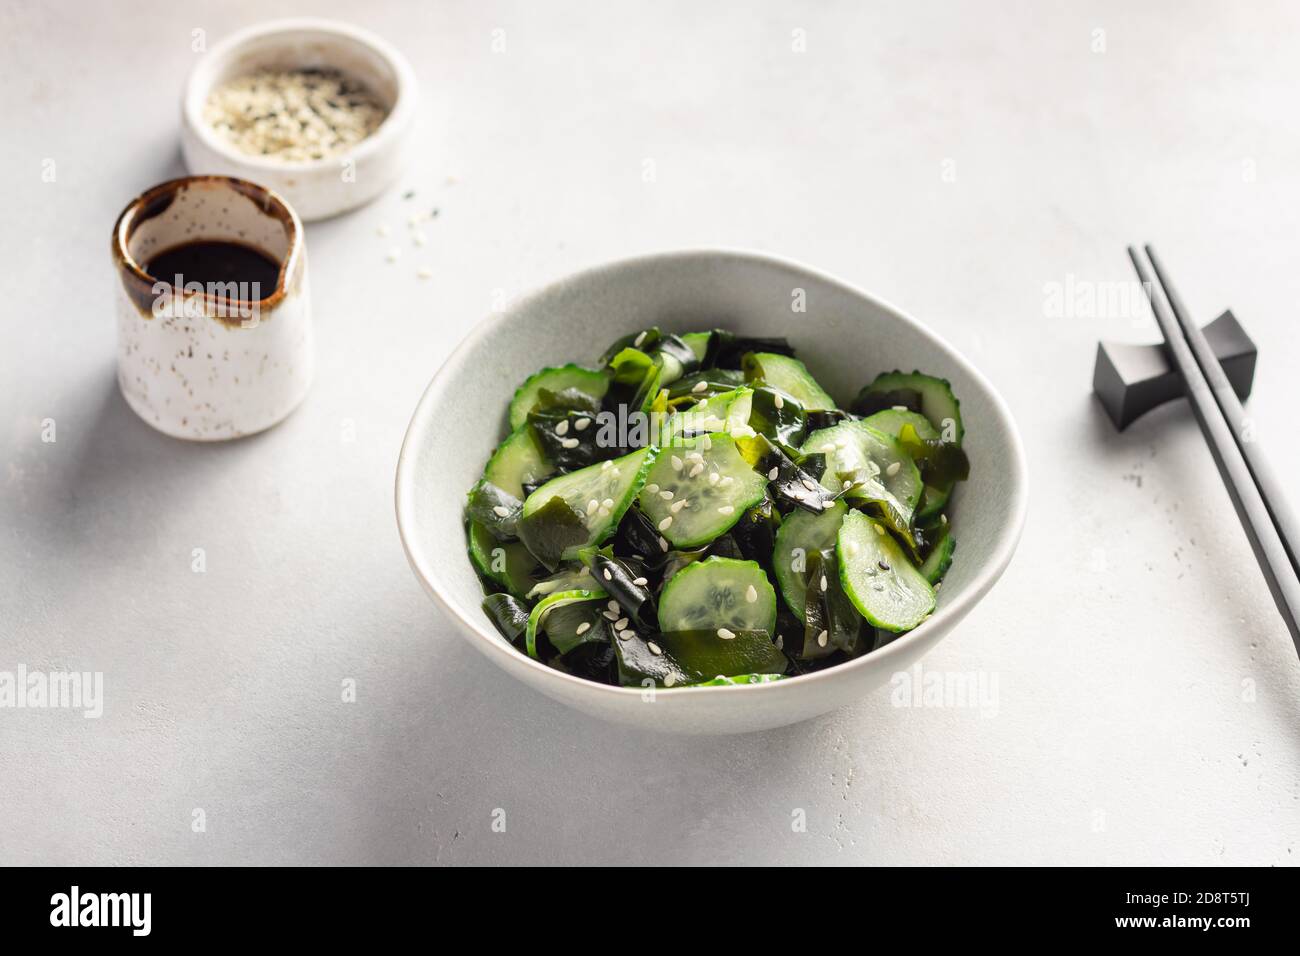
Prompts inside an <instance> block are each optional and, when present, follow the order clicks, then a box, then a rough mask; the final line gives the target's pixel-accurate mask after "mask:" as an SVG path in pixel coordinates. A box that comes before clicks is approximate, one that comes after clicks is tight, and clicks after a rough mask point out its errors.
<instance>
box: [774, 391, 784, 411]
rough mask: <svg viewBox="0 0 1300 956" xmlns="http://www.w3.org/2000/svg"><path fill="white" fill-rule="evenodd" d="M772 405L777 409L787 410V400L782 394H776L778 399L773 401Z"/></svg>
mask: <svg viewBox="0 0 1300 956" xmlns="http://www.w3.org/2000/svg"><path fill="white" fill-rule="evenodd" d="M772 404H773V405H775V406H776V407H777V408H785V399H784V398H782V397H781V393H780V392H777V393H776V397H775V398H773V399H772Z"/></svg>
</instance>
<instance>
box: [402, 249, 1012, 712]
mask: <svg viewBox="0 0 1300 956" xmlns="http://www.w3.org/2000/svg"><path fill="white" fill-rule="evenodd" d="M799 289H801V290H803V296H804V298H805V301H806V303H807V311H806V312H802V313H796V312H793V311H792V309H791V303H792V301H793V300H794V296H795V295H796V291H795V290H799ZM649 325H659V326H660V327H662V328H666V329H669V330H672V331H689V330H693V329H705V328H714V327H722V328H729V329H732V330H733V331H736V332H738V333H742V334H745V335H769V336H770V335H784V336H786V337H787V338H789V339H790V341H791V343H792V344H793V345H794V346H795V347H796V348H797V349H798V352H799V356H800V358H802V359H803V360H804V361H805V362H807V363H808V365H809V367H810V368H811V370H812V371H813V374H814V375H816V377H817V380H818V381H819V382H820V383H822V385H824V386H825V387H826V388H827V389H828V390H829V391H830V393H831V394H832V395H834V396H835V397H836V398H837V399H838V400H839V401H840V402H841V403H847V402H848V401H849V400H850V399H851V398H852V397H853V396H854V395H856V394H857V391H858V389H859V388H860V387H861V386H862V385H863V384H865V383H866V382H868V381H870V380H871V379H872V378H874V377H875V375H876V374H877V373H878V372H882V371H888V370H891V369H895V368H900V369H904V370H909V371H910V370H911V369H914V368H919V369H922V370H924V371H927V372H930V373H932V374H935V375H941V376H944V377H945V378H947V379H948V380H949V381H950V382H951V383H952V386H953V390H954V391H955V392H956V394H957V397H958V398H959V399H960V400H961V410H962V418H963V422H964V424H965V426H966V439H965V444H964V447H965V449H966V451H967V452H968V454H969V456H970V460H971V475H970V480H969V481H968V482H966V483H964V484H963V485H960V486H959V488H958V490H957V492H956V493H955V494H954V496H953V504H952V506H951V508H950V511H949V514H950V516H951V519H952V523H953V529H954V533H955V535H956V539H957V551H956V555H955V559H954V563H953V566H952V569H951V570H950V571H949V573H948V576H947V577H946V578H945V579H944V582H943V587H942V588H941V589H940V591H939V605H938V608H937V610H936V611H935V613H934V615H933V616H932V617H931V618H930V619H929V620H927V621H925V622H924V623H923V624H921V625H920V626H919V627H917V628H916V629H915V630H913V631H911V632H909V633H907V634H904V635H903V636H902V637H900V638H898V639H897V640H895V641H893V642H892V643H891V644H888V645H886V646H885V647H883V648H881V649H880V650H878V651H876V652H874V653H872V654H868V655H866V656H864V657H860V658H858V659H857V660H855V661H851V662H849V663H847V664H842V665H840V666H838V667H832V668H828V669H826V670H823V671H819V672H817V673H814V674H810V675H807V676H803V677H795V678H787V679H786V680H782V681H776V682H773V683H770V684H757V685H752V686H743V687H701V688H690V687H685V688H675V689H672V690H658V691H656V692H654V694H653V695H652V696H647V695H646V694H645V693H644V692H643V691H642V690H641V689H639V688H623V687H610V686H606V685H603V684H597V683H593V682H590V681H586V680H582V679H580V678H577V677H572V676H570V675H567V674H562V673H560V672H559V671H556V670H552V669H551V668H549V667H546V666H545V665H543V664H540V663H538V662H537V661H534V660H531V659H529V658H528V657H526V656H524V655H523V654H520V653H519V652H518V651H516V650H515V649H514V648H512V647H510V646H509V645H508V644H507V643H506V642H505V641H504V640H503V639H502V638H501V637H500V635H499V634H498V633H497V632H496V630H495V629H494V628H493V626H492V624H491V622H490V621H489V620H488V619H487V617H486V616H485V615H484V614H483V612H482V610H481V609H480V607H479V603H480V601H481V600H482V597H483V594H482V589H481V587H480V586H479V582H478V579H477V577H476V576H475V574H474V570H473V568H472V567H471V566H470V563H469V558H468V557H467V556H466V550H465V543H464V532H463V530H462V520H463V518H462V515H463V509H464V503H465V495H466V493H467V491H468V490H469V488H470V486H471V485H472V484H473V483H474V481H475V480H476V479H477V478H478V477H479V474H480V472H481V470H482V468H483V464H484V462H485V461H486V460H487V457H488V455H489V454H490V453H491V451H492V449H493V446H494V445H495V443H496V441H497V439H498V438H499V437H500V433H501V430H502V429H504V426H505V408H506V406H507V403H508V402H509V400H510V397H511V395H512V394H513V393H514V390H515V387H516V386H517V385H518V383H519V382H521V381H522V380H523V379H524V378H525V377H526V376H527V375H529V374H531V373H532V372H534V371H536V370H537V369H538V368H540V367H542V366H544V365H560V364H563V363H564V362H570V361H578V362H582V361H594V360H595V358H596V357H597V355H598V354H599V352H600V350H601V349H603V348H604V347H605V346H606V345H607V344H608V343H609V342H611V341H613V340H614V339H616V338H617V337H618V336H620V335H623V334H625V333H627V332H630V331H633V330H635V329H640V328H644V327H646V326H649ZM480 410H481V411H480ZM1027 480H1028V479H1027V476H1026V467H1025V454H1024V450H1023V448H1022V447H1021V443H1020V437H1019V435H1018V434H1017V432H1016V426H1015V423H1014V422H1013V421H1012V419H1011V415H1010V413H1009V412H1008V411H1007V407H1006V404H1005V403H1004V402H1003V401H1002V399H1001V398H1000V397H999V396H998V394H997V393H996V392H995V391H994V390H993V388H992V386H991V385H989V383H988V382H987V381H985V379H984V378H983V376H981V375H980V373H979V372H977V371H976V370H975V369H974V368H973V367H972V366H971V364H970V363H969V362H967V361H966V360H965V359H964V358H962V357H961V356H960V355H958V354H957V352H955V351H954V350H953V349H952V347H951V346H949V345H948V344H947V343H945V342H944V341H943V340H942V339H940V338H939V337H938V336H936V335H935V334H934V333H932V332H930V331H929V330H927V329H926V328H925V327H924V326H922V325H921V324H920V323H918V322H916V321H915V320H914V319H912V318H909V317H908V316H906V315H904V314H902V313H901V312H899V311H898V310H897V309H894V308H892V307H891V306H888V305H886V304H884V303H883V302H880V301H878V300H876V299H873V298H871V297H870V296H868V295H866V294H865V293H863V292H860V291H858V290H857V289H854V288H852V287H850V286H847V285H845V284H844V283H842V282H839V281H837V280H835V279H833V278H831V277H830V276H827V275H823V274H821V273H818V272H815V271H813V270H811V269H808V268H806V267H804V266H801V265H797V264H795V263H792V262H787V261H783V260H780V259H775V258H771V257H769V256H763V255H757V254H751V253H745V252H718V251H699V252H679V253H669V254H666V255H654V256H646V257H643V258H637V259H628V260H625V261H622V262H615V263H611V264H609V265H605V266H600V267H598V268H595V269H591V270H589V271H586V272H581V273H578V274H577V275H574V276H570V277H569V278H566V279H562V280H560V281H558V282H554V283H552V284H551V285H548V286H546V287H545V288H544V289H542V290H540V291H538V292H536V293H534V294H533V295H531V296H529V297H528V298H526V299H524V300H522V301H521V302H519V303H518V304H517V305H515V306H514V307H513V308H511V309H509V310H508V311H506V312H505V313H503V314H500V315H494V316H492V317H491V318H489V319H487V320H486V321H484V322H482V323H481V324H480V325H479V326H478V328H476V329H475V330H474V331H473V332H472V333H471V334H470V335H469V336H468V337H467V338H466V339H465V341H464V342H462V343H461V345H460V346H459V347H458V348H457V349H456V351H455V352H454V353H452V355H451V357H450V358H449V359H448V360H447V361H446V363H445V364H444V365H443V367H442V368H441V369H439V371H438V373H437V375H435V376H434V378H433V381H432V382H431V383H430V384H429V387H428V389H427V390H426V391H425V393H424V397H423V398H421V399H420V403H419V405H418V406H417V407H416V409H415V415H414V417H413V418H412V419H411V424H410V427H409V428H408V429H407V433H406V440H405V442H404V443H403V445H402V452H401V457H400V459H399V460H398V465H397V487H396V499H397V525H398V530H399V532H400V534H401V537H402V543H403V545H404V547H405V548H406V556H407V558H408V560H409V561H410V563H411V567H412V568H413V569H414V571H415V574H416V577H418V578H419V579H420V581H421V583H422V584H423V585H424V587H425V589H426V590H427V591H428V592H429V594H431V595H432V596H433V598H434V600H435V601H436V602H437V603H438V604H439V605H441V607H442V608H443V610H444V611H445V612H446V614H447V616H448V617H449V618H450V619H451V620H452V621H454V622H455V623H456V626H457V627H458V628H459V629H460V631H462V632H463V633H464V634H465V635H466V637H468V638H469V640H470V642H471V643H472V644H473V645H474V646H475V647H477V648H478V649H479V650H481V651H482V652H483V653H484V654H486V655H487V656H488V658H490V659H491V660H492V662H493V663H495V664H496V665H497V666H499V667H502V668H504V669H505V670H506V671H508V672H510V673H511V674H513V675H514V676H516V677H518V678H519V679H520V680H522V681H523V682H524V683H526V684H528V685H530V686H532V687H534V688H536V689H537V690H540V691H541V692H542V693H544V694H547V695H548V696H550V697H553V698H555V699H556V700H560V701H563V702H564V703H566V704H569V705H570V706H572V707H575V708H577V709H578V710H581V711H584V712H586V713H588V714H592V715H594V716H597V717H601V718H605V719H608V720H613V721H617V722H621V723H624V724H630V725H635V726H637V727H641V728H645V729H657V730H663V731H671V732H679V733H705V734H708V733H739V732H744V731H751V730H762V729H765V728H769V727H778V726H781V725H783V724H791V723H795V722H797V721H800V720H805V719H807V718H809V717H814V716H816V715H818V714H822V713H825V712H826V711H829V710H832V709H834V708H836V707H840V706H842V705H844V704H847V703H849V702H851V701H853V700H856V699H857V698H859V697H861V696H862V695H863V694H865V693H867V692H868V691H870V690H872V689H873V688H875V687H878V686H880V685H882V684H884V683H886V682H887V681H888V680H889V678H890V676H891V675H892V674H894V673H895V672H897V671H901V670H906V669H907V668H909V667H910V666H911V665H912V664H914V663H915V662H916V661H917V659H919V658H920V657H921V656H922V655H923V654H924V653H925V652H926V651H928V650H929V649H930V648H931V647H933V646H934V645H935V644H937V643H938V642H939V640H940V639H941V638H942V637H944V636H945V635H946V634H948V633H949V632H950V631H951V630H952V629H953V628H954V627H955V626H956V625H957V623H958V622H959V621H960V620H961V619H962V618H963V617H965V616H966V615H967V614H968V613H969V612H970V610H971V608H973V607H974V606H975V604H976V603H977V602H978V601H979V600H980V598H982V597H983V596H984V595H985V594H987V593H988V591H989V588H991V587H992V586H993V583H994V582H995V581H997V579H998V577H999V576H1001V574H1002V571H1003V570H1004V569H1005V568H1006V566H1007V563H1008V562H1009V561H1010V560H1011V554H1012V552H1013V551H1014V550H1015V547H1016V543H1017V541H1018V540H1019V537H1020V529H1021V526H1022V524H1023V523H1024V517H1025V507H1026V500H1027ZM502 706H506V707H509V706H512V705H511V703H510V702H509V701H506V702H505V703H503V705H502Z"/></svg>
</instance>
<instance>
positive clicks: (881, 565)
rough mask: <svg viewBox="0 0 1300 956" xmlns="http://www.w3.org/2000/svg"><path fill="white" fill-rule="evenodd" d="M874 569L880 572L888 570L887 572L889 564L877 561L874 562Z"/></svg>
mask: <svg viewBox="0 0 1300 956" xmlns="http://www.w3.org/2000/svg"><path fill="white" fill-rule="evenodd" d="M876 567H878V568H880V570H882V571H888V570H889V562H888V561H877V562H876Z"/></svg>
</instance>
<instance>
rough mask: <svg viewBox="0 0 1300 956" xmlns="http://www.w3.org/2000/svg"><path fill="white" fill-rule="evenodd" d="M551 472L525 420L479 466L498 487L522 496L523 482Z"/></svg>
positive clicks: (487, 480) (530, 481)
mask: <svg viewBox="0 0 1300 956" xmlns="http://www.w3.org/2000/svg"><path fill="white" fill-rule="evenodd" d="M553 474H555V468H554V467H553V466H552V465H551V464H550V463H549V462H548V461H547V460H546V459H545V458H544V457H543V456H542V451H541V449H540V448H539V447H538V445H537V440H536V439H535V438H534V437H533V430H532V429H531V428H529V427H528V422H527V421H525V422H524V423H523V424H522V425H520V426H519V427H518V428H516V429H515V430H514V431H513V432H511V433H510V436H509V437H508V438H507V439H506V440H505V441H503V442H502V443H501V444H500V445H498V446H497V450H496V451H494V452H493V453H492V457H491V458H489V459H488V463H487V467H486V468H484V469H483V480H484V481H486V482H488V483H490V484H493V485H496V486H497V487H498V488H500V489H501V490H502V491H504V492H506V493H508V494H511V495H514V496H515V497H516V498H518V499H519V500H520V501H522V500H523V499H524V485H535V484H537V483H538V482H539V481H543V480H544V479H546V478H549V477H551V475H553Z"/></svg>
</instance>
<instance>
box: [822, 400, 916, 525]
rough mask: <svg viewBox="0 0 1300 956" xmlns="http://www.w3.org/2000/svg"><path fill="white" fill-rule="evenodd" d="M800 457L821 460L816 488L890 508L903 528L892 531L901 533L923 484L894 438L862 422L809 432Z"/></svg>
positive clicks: (914, 507)
mask: <svg viewBox="0 0 1300 956" xmlns="http://www.w3.org/2000/svg"><path fill="white" fill-rule="evenodd" d="M800 454H802V455H818V454H820V455H825V456H826V471H825V472H823V474H822V477H821V484H822V487H824V488H826V489H827V490H828V491H830V492H832V493H833V494H841V493H842V494H843V495H844V496H845V497H846V498H849V499H851V500H853V501H864V502H880V503H882V504H884V505H886V506H891V507H893V508H894V509H895V510H897V512H898V517H899V520H900V522H901V523H902V524H903V525H904V527H902V528H899V529H898V530H899V531H905V530H906V524H907V523H908V522H910V521H911V520H912V514H913V512H915V510H916V504H917V502H918V501H920V500H921V489H922V488H923V485H922V483H921V472H920V470H919V469H918V468H917V467H916V464H915V463H914V462H913V461H912V458H911V456H910V455H908V454H907V452H906V451H905V450H904V449H903V446H902V445H900V444H899V443H898V440H897V439H895V438H891V437H890V436H889V435H886V434H885V433H884V432H880V431H877V430H876V429H874V428H872V427H870V426H869V425H867V424H865V423H863V422H858V421H845V422H840V423H839V424H838V425H832V426H831V427H830V428H823V429H820V430H819V431H815V432H813V433H812V434H811V435H809V436H808V440H807V441H806V442H804V444H803V447H802V448H801V449H800ZM846 483H847V485H846Z"/></svg>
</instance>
